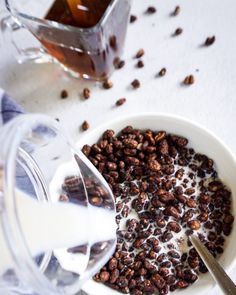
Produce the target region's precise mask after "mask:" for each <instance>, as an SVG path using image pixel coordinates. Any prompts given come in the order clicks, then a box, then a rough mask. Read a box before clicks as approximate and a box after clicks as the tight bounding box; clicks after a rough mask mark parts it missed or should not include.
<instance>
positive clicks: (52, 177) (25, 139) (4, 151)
mask: <svg viewBox="0 0 236 295" xmlns="http://www.w3.org/2000/svg"><path fill="white" fill-rule="evenodd" d="M0 141H1V146H0V221H1V224H0V251H1V261H0V294H4V295H5V294H8V293H9V294H24V295H25V294H27V295H36V294H37V295H45V294H47V295H58V294H76V293H78V291H79V290H80V288H81V286H82V284H83V283H84V282H85V281H86V280H87V279H88V278H90V277H91V276H92V275H94V274H95V273H96V272H97V271H98V270H99V269H100V268H101V267H102V266H103V265H104V264H105V263H106V262H107V260H108V259H109V257H110V256H111V255H112V253H113V252H114V249H115V244H116V234H115V227H116V226H115V205H114V199H113V195H112V193H111V191H110V188H109V186H108V185H107V183H106V182H105V180H104V179H103V178H102V176H101V175H100V174H99V173H98V171H97V170H96V169H95V168H94V166H93V165H92V164H91V163H90V162H89V161H88V160H87V158H86V157H85V156H84V155H83V154H82V153H81V152H80V151H79V150H78V149H76V148H74V146H73V144H71V142H70V140H69V139H68V138H67V136H66V135H65V133H64V132H63V131H62V129H61V127H60V124H59V123H58V122H56V121H55V120H53V119H51V118H49V117H47V116H44V115H20V116H18V117H16V118H15V119H13V120H12V121H11V122H9V123H8V124H6V125H5V126H3V127H2V128H1V129H0ZM21 195H23V196H24V198H25V199H24V198H21ZM26 201H27V202H26ZM31 202H33V205H32V204H31ZM29 203H30V204H29ZM25 204H26V205H27V206H25ZM31 205H32V206H31ZM55 206H56V207H55ZM57 206H59V207H57ZM54 207H55V208H56V210H57V212H59V213H60V214H59V216H58V214H57V215H55V214H54V213H53V212H54V211H50V210H52V208H54ZM72 207H73V208H72ZM39 208H41V209H42V210H41V211H38V210H39ZM58 208H59V211H58ZM65 208H67V209H68V208H70V209H71V208H72V209H73V210H72V211H71V210H70V211H68V210H65ZM47 210H49V211H47ZM53 210H54V209H53ZM75 210H77V211H75ZM75 212H76V215H75V216H74V214H75ZM48 213H50V214H51V213H53V214H51V215H50V218H49V214H48ZM72 216H74V217H75V219H73V218H72ZM56 218H57V219H56ZM77 221H78V222H77ZM111 224H113V225H114V227H112V228H111V226H110V225H111ZM73 226H74V227H73ZM71 232H72V233H74V236H73V237H72V234H71ZM76 235H78V238H77V236H76ZM71 237H72V238H73V247H71V246H72V243H70V247H69V239H70V238H71ZM47 239H48V240H47ZM54 242H55V243H54Z"/></svg>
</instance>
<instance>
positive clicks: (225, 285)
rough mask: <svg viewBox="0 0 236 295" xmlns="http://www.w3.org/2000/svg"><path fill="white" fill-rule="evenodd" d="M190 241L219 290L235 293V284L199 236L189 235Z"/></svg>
mask: <svg viewBox="0 0 236 295" xmlns="http://www.w3.org/2000/svg"><path fill="white" fill-rule="evenodd" d="M189 239H190V241H191V243H192V244H193V246H194V247H195V249H196V250H197V252H198V254H199V255H200V257H201V258H202V260H203V262H204V263H205V265H206V266H207V268H208V270H209V272H210V273H211V275H212V277H213V278H214V280H215V281H216V283H217V284H218V285H219V286H220V288H221V290H222V291H223V293H224V294H226V295H236V285H235V284H234V283H233V281H232V280H231V279H230V277H229V276H228V275H227V274H226V272H225V271H224V269H223V268H222V266H221V265H220V264H219V263H218V262H217V261H216V259H215V258H214V257H213V256H212V255H211V253H210V252H209V251H208V249H207V248H206V247H205V246H204V245H203V244H202V243H201V241H200V240H199V238H198V237H197V236H195V235H192V236H190V237H189Z"/></svg>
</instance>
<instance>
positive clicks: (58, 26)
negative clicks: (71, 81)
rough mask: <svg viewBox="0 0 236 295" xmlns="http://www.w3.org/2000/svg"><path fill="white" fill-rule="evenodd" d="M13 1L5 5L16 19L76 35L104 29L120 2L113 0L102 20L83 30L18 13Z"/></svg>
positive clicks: (6, 0) (7, 0)
mask: <svg viewBox="0 0 236 295" xmlns="http://www.w3.org/2000/svg"><path fill="white" fill-rule="evenodd" d="M10 1H11V0H5V5H6V8H7V10H8V11H9V12H10V13H11V15H12V16H14V17H16V18H19V17H20V18H25V19H27V20H29V21H35V22H38V23H40V24H41V25H43V26H47V27H52V28H54V29H59V30H63V31H70V32H75V33H78V32H80V33H87V34H89V33H94V32H95V31H97V30H99V29H100V28H101V27H103V26H104V25H105V22H106V21H107V18H108V17H109V16H110V14H111V12H112V10H113V8H114V6H115V5H116V3H117V2H118V1H119V0H111V2H110V3H109V5H108V7H107V8H106V10H105V12H104V13H103V15H102V17H101V18H100V20H99V21H98V23H97V24H96V25H94V26H92V27H89V28H81V27H74V26H71V25H64V24H61V23H58V22H55V21H52V20H46V19H41V18H38V17H35V16H30V15H28V14H25V13H22V12H20V11H17V10H16V9H14V8H11V5H10V3H9V2H10Z"/></svg>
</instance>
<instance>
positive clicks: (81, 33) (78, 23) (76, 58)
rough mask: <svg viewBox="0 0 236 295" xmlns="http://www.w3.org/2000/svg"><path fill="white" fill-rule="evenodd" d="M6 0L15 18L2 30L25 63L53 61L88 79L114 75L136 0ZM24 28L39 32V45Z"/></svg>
mask: <svg viewBox="0 0 236 295" xmlns="http://www.w3.org/2000/svg"><path fill="white" fill-rule="evenodd" d="M5 3H6V7H7V9H8V11H9V12H10V13H11V16H12V17H13V18H12V17H11V16H10V17H9V16H7V17H5V18H4V19H2V21H1V29H2V32H3V33H4V36H5V37H6V38H7V39H8V40H7V42H8V43H11V44H12V50H13V52H14V53H13V54H14V56H15V57H16V58H17V59H18V61H19V62H20V63H22V62H25V61H27V60H31V61H34V62H37V63H40V62H45V61H52V62H56V63H59V64H60V65H61V66H62V67H63V68H64V70H66V71H67V72H69V73H70V74H71V75H72V76H74V77H82V78H85V79H93V80H104V79H107V78H108V77H109V76H110V75H111V73H112V71H113V70H114V67H115V65H116V63H117V60H118V59H119V58H120V56H121V54H122V50H123V46H124V41H125V36H126V31H127V24H128V21H129V14H130V8H131V0H122V1H120V0H37V1H32V0H5ZM52 15H53V16H52ZM59 16H61V17H59ZM68 19H69V20H72V21H69V20H68ZM24 29H26V30H28V31H30V32H31V33H32V34H33V35H34V36H35V37H36V39H37V40H38V41H39V42H40V43H39V46H35V44H26V39H27V38H25V35H24V34H22V31H24Z"/></svg>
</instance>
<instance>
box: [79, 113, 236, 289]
mask: <svg viewBox="0 0 236 295" xmlns="http://www.w3.org/2000/svg"><path fill="white" fill-rule="evenodd" d="M147 117H148V118H149V119H150V118H153V119H156V118H161V119H166V120H177V121H180V122H182V123H184V124H189V125H191V126H193V127H195V128H197V129H199V130H202V131H203V132H204V133H205V134H206V135H208V136H209V137H211V138H212V139H213V140H215V141H216V142H217V143H218V144H219V145H220V146H221V147H222V148H223V149H224V151H225V153H228V156H229V157H230V158H231V159H232V165H233V166H235V169H236V155H235V154H234V153H233V152H232V151H231V149H230V148H229V147H228V146H227V145H226V144H225V143H224V142H223V140H222V139H221V138H220V137H218V136H217V135H215V134H214V132H212V131H211V130H209V129H208V128H207V127H205V126H203V125H202V124H200V123H197V122H195V121H193V120H191V119H188V118H186V117H183V116H180V115H175V114H170V113H164V112H142V113H140V112H138V113H134V114H132V115H121V116H119V117H117V118H115V119H112V120H109V121H107V122H103V123H101V124H99V125H98V126H96V127H95V128H93V129H91V130H90V131H89V132H88V133H85V134H83V135H82V136H81V137H80V138H79V139H78V140H77V142H76V146H77V147H80V148H81V147H82V145H83V144H86V142H85V141H86V138H89V137H93V136H96V137H98V136H101V135H102V134H101V131H105V130H106V129H108V128H109V126H111V129H112V126H114V125H115V124H118V123H122V122H124V123H125V121H132V120H136V119H145V118H147ZM130 125H131V124H130ZM124 127H125V126H124ZM180 136H181V134H180ZM235 265H236V256H235V258H234V259H233V260H232V261H231V262H230V264H229V265H228V266H226V267H224V269H225V270H226V271H227V272H228V271H229V272H230V271H232V269H233V268H234V267H235ZM215 286H216V283H215V282H214V281H213V283H211V284H209V287H208V288H206V291H207V289H208V290H209V289H210V288H214V287H215ZM82 290H83V287H82ZM113 291H114V290H113Z"/></svg>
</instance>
